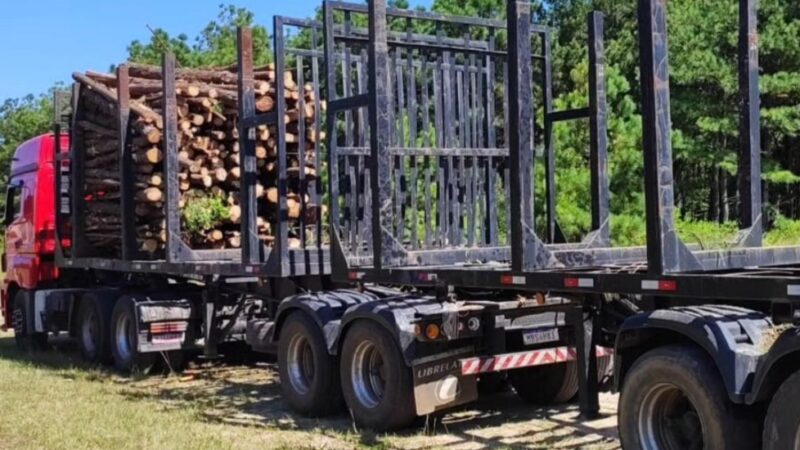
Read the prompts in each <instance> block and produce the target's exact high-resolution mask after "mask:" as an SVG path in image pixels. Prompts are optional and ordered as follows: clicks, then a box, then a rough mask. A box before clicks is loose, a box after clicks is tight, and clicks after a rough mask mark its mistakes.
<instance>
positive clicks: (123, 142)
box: [117, 64, 136, 261]
mask: <svg viewBox="0 0 800 450" xmlns="http://www.w3.org/2000/svg"><path fill="white" fill-rule="evenodd" d="M129 86H130V78H129V77H128V66H127V64H122V65H120V66H119V67H117V127H118V129H117V139H118V146H119V183H120V184H119V186H120V187H119V198H120V200H119V209H120V215H121V222H122V242H121V247H122V259H123V260H125V261H130V260H131V259H133V258H134V257H135V253H136V234H135V227H136V224H135V223H134V219H135V216H134V206H135V205H134V202H133V195H134V189H133V155H132V153H131V146H130V141H129V137H130V127H129V126H128V122H129V120H130V114H131V112H130V88H129Z"/></svg>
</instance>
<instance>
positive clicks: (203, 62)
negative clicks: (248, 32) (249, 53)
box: [128, 5, 272, 67]
mask: <svg viewBox="0 0 800 450" xmlns="http://www.w3.org/2000/svg"><path fill="white" fill-rule="evenodd" d="M254 24H255V15H254V14H253V13H252V12H250V11H248V10H247V9H245V8H237V7H235V6H233V5H228V6H224V5H220V9H219V13H218V15H217V20H216V21H211V22H209V23H208V25H206V27H205V28H204V29H203V30H202V31H201V32H200V34H199V35H198V36H197V37H196V38H195V42H194V44H190V43H189V37H188V36H186V35H185V34H180V35H178V36H176V37H171V36H170V34H169V33H168V32H166V31H165V30H162V29H160V28H158V29H156V30H154V31H153V35H152V36H151V37H150V41H149V42H147V43H142V42H140V41H138V40H137V41H133V42H131V44H130V45H129V46H128V59H129V60H130V61H133V62H139V63H145V64H161V56H162V54H163V53H164V52H165V51H171V52H173V53H174V54H175V59H176V61H177V62H178V64H180V65H181V66H182V67H224V66H228V65H231V64H233V63H235V62H236V29H237V27H239V26H249V27H252V28H253V56H254V61H255V63H256V65H260V64H265V63H267V62H269V61H271V60H272V52H271V51H270V50H269V48H270V39H269V33H268V32H267V29H266V28H265V27H263V26H261V25H254Z"/></svg>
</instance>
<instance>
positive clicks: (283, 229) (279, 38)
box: [251, 17, 305, 274]
mask: <svg viewBox="0 0 800 450" xmlns="http://www.w3.org/2000/svg"><path fill="white" fill-rule="evenodd" d="M274 26H275V28H274V30H275V74H276V76H275V83H276V84H275V97H276V104H275V114H276V115H277V116H278V121H277V123H276V124H275V127H276V129H277V131H278V136H277V144H278V149H277V150H278V151H277V154H278V157H277V159H276V161H275V171H276V173H277V174H278V179H277V184H278V186H277V187H278V217H277V220H276V223H275V243H274V244H273V251H274V252H276V253H277V254H278V255H279V256H280V267H281V274H286V273H287V270H286V269H284V267H287V263H288V261H289V235H288V233H289V229H288V227H287V221H288V220H289V211H288V207H287V206H286V196H287V195H288V186H287V184H286V123H285V121H284V119H283V118H284V115H285V114H286V99H285V95H286V93H285V89H286V86H285V84H286V80H285V79H284V73H285V72H286V61H285V59H284V42H283V19H282V18H281V17H275V20H274ZM251 63H252V59H251ZM301 89H302V87H301ZM303 145H305V142H302V141H301V144H300V145H299V146H298V151H299V152H300V153H298V158H299V162H300V167H301V169H300V172H301V173H302V172H303V170H302V168H303V159H302V158H300V155H303V153H302V152H304V151H305V148H304V147H303ZM301 195H302V194H301ZM302 211H303V212H305V208H303V209H302Z"/></svg>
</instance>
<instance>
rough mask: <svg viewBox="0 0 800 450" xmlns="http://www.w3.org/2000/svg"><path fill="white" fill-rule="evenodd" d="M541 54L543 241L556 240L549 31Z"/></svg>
mask: <svg viewBox="0 0 800 450" xmlns="http://www.w3.org/2000/svg"><path fill="white" fill-rule="evenodd" d="M542 55H544V70H543V72H544V73H543V80H542V91H543V92H542V93H543V95H544V165H545V167H544V170H545V195H546V196H547V225H546V231H545V232H546V233H547V236H545V241H546V242H550V243H554V242H556V227H557V226H558V225H557V223H556V155H555V149H554V145H553V121H552V120H550V114H551V113H552V112H553V53H552V48H551V40H550V31H545V32H544V34H543V35H542Z"/></svg>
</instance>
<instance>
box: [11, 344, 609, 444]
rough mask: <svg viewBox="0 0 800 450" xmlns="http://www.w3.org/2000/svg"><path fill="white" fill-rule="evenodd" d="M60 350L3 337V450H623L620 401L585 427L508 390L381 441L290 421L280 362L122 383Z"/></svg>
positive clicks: (564, 410) (337, 423) (331, 424)
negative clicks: (31, 347)
mask: <svg viewBox="0 0 800 450" xmlns="http://www.w3.org/2000/svg"><path fill="white" fill-rule="evenodd" d="M56 346H58V347H60V348H58V350H60V351H54V350H50V351H46V352H40V353H34V354H22V353H20V352H18V351H17V350H16V348H15V346H14V342H13V337H12V335H11V333H0V411H2V415H3V418H2V420H0V450H5V449H20V450H26V449H41V448H47V449H70V450H72V449H95V448H97V449H106V448H113V449H159V450H163V449H192V450H195V449H200V450H202V449H256V448H257V449H273V448H277V449H283V448H285V449H320V448H325V449H340V448H341V449H355V448H358V449H362V448H373V449H395V448H412V449H420V448H424V449H438V448H448V449H450V448H455V449H480V448H517V447H525V448H538V449H546V448H547V449H549V448H573V449H574V448H590V449H591V448H599V449H611V448H618V443H617V441H616V422H615V420H614V411H615V409H616V398H615V397H613V396H604V397H601V402H602V405H603V409H604V411H605V413H606V414H605V415H604V416H603V418H601V419H599V420H598V421H594V422H581V421H579V420H578V418H577V417H578V411H577V406H576V405H568V406H563V407H558V408H545V409H536V408H533V407H531V406H529V405H525V404H523V403H522V402H521V401H519V400H518V399H517V398H516V397H515V396H514V395H513V394H512V393H510V392H507V393H505V394H500V395H497V396H492V397H487V398H486V399H481V400H479V401H478V403H477V404H474V405H473V406H471V407H469V408H464V409H461V410H456V411H453V412H451V413H449V414H447V415H445V416H442V417H437V418H435V419H433V418H432V419H430V422H429V424H432V425H430V427H428V429H427V430H426V429H425V428H422V427H418V428H412V429H410V430H407V431H404V432H400V433H391V434H375V433H371V432H368V431H363V430H358V429H356V427H355V426H354V425H353V423H352V421H351V420H350V417H349V415H348V414H347V413H346V412H343V413H341V414H339V415H338V416H335V417H333V418H326V419H307V418H302V417H299V416H297V415H295V414H293V413H292V412H291V411H290V410H289V408H288V405H287V404H286V403H285V402H283V400H282V399H281V396H280V385H279V382H278V379H277V374H276V372H275V366H274V365H273V364H269V363H265V362H252V361H244V362H242V361H239V362H231V361H229V362H228V363H226V364H216V365H197V364H195V365H194V366H193V367H192V368H190V369H189V370H187V371H186V372H184V373H183V374H182V375H172V376H169V377H164V376H150V377H138V378H126V377H121V376H118V375H116V374H114V373H113V372H111V371H109V370H108V369H106V368H103V367H92V366H87V365H86V364H84V363H83V362H82V361H81V360H80V357H79V355H78V354H77V352H76V350H75V348H74V345H73V344H68V343H65V342H64V341H61V340H59V341H57V343H56Z"/></svg>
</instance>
